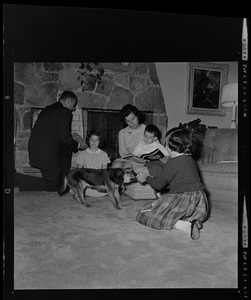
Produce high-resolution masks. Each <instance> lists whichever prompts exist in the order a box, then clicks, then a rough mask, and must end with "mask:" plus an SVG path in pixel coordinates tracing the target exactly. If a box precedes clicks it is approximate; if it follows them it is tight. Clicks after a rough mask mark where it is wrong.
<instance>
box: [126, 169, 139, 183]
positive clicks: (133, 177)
mask: <svg viewBox="0 0 251 300" xmlns="http://www.w3.org/2000/svg"><path fill="white" fill-rule="evenodd" d="M134 182H137V174H136V173H135V172H134V171H133V169H131V168H126V169H123V183H124V185H128V184H131V183H134Z"/></svg>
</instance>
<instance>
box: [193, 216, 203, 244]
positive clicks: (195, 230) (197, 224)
mask: <svg viewBox="0 0 251 300" xmlns="http://www.w3.org/2000/svg"><path fill="white" fill-rule="evenodd" d="M201 227H202V226H201V224H200V222H199V221H198V220H193V221H192V222H191V238H192V240H198V238H199V237H200V229H201Z"/></svg>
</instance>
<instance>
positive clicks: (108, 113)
mask: <svg viewBox="0 0 251 300" xmlns="http://www.w3.org/2000/svg"><path fill="white" fill-rule="evenodd" d="M119 113H120V110H115V109H96V108H82V121H83V129H84V130H83V131H84V137H86V135H87V132H88V131H89V130H92V129H96V130H99V131H100V132H101V134H102V136H103V139H104V143H103V146H102V147H100V149H102V150H104V151H105V152H106V153H107V154H108V156H109V157H110V160H111V162H113V161H114V160H115V159H116V158H118V157H119V152H118V132H119V130H120V129H122V128H123V124H122V123H121V122H120V120H119ZM141 113H142V114H143V117H144V124H146V125H147V124H151V123H153V112H152V111H141Z"/></svg>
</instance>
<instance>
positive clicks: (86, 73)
mask: <svg viewBox="0 0 251 300" xmlns="http://www.w3.org/2000/svg"><path fill="white" fill-rule="evenodd" d="M94 66H95V68H94ZM104 72H105V71H104V68H103V66H102V65H101V64H100V63H98V62H87V63H82V62H81V63H80V66H79V69H78V73H79V76H78V81H79V83H80V85H81V87H82V91H83V92H84V91H93V90H94V89H95V88H96V87H97V86H100V87H101V88H102V89H104V82H103V80H102V76H103V75H104Z"/></svg>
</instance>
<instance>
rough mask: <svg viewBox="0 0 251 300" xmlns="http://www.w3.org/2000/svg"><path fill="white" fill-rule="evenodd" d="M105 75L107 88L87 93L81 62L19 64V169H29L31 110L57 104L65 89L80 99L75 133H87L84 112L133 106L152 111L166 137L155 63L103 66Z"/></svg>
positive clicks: (16, 78)
mask: <svg viewBox="0 0 251 300" xmlns="http://www.w3.org/2000/svg"><path fill="white" fill-rule="evenodd" d="M102 65H103V67H104V69H105V73H104V76H103V79H104V83H105V85H104V89H103V90H102V89H101V87H99V86H98V87H96V88H95V89H93V90H88V91H85V92H83V91H82V89H81V85H80V83H79V81H78V80H77V78H78V76H79V73H78V68H79V66H80V62H77V63H48V62H46V63H32V62H31V63H15V65H14V99H15V100H14V101H15V102H14V117H15V118H14V119H15V128H16V130H15V166H16V169H17V170H19V171H20V170H22V168H23V167H28V166H29V161H28V150H27V146H28V140H29V136H30V129H31V107H44V106H46V105H49V104H51V103H54V102H55V101H57V99H58V97H59V95H60V94H61V93H62V92H63V91H64V90H71V91H73V92H74V93H75V94H76V95H77V97H78V108H77V110H76V112H74V115H73V124H72V126H73V127H72V130H73V131H77V132H79V133H80V134H83V128H82V119H81V116H82V114H81V109H82V107H85V108H102V109H106V108H107V109H121V108H122V107H123V106H124V105H125V104H128V103H131V104H133V105H135V106H136V107H137V108H138V109H139V110H151V111H153V113H154V118H153V123H154V124H155V125H157V126H158V127H159V128H160V129H161V131H162V136H164V135H165V133H166V128H167V120H168V119H167V115H166V109H165V104H164V99H163V95H162V91H161V87H160V84H159V80H158V76H157V73H156V69H155V65H154V63H130V64H129V66H124V65H122V64H121V63H102Z"/></svg>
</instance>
